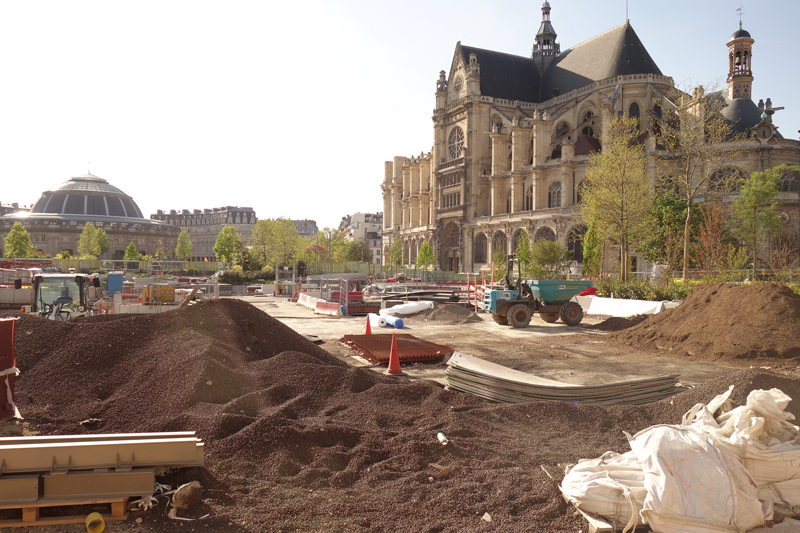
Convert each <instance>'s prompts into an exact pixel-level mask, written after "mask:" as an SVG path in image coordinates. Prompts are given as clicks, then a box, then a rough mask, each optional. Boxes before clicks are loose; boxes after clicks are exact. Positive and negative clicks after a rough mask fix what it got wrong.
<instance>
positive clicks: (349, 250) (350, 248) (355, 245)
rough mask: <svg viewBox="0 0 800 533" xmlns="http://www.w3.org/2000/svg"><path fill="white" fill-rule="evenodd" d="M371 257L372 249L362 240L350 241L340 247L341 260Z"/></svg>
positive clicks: (367, 259) (363, 259) (362, 259)
mask: <svg viewBox="0 0 800 533" xmlns="http://www.w3.org/2000/svg"><path fill="white" fill-rule="evenodd" d="M371 257H372V251H371V250H370V249H369V245H368V244H367V243H366V242H364V241H350V242H348V243H346V244H345V245H344V248H343V249H342V260H343V261H369V260H370V259H371Z"/></svg>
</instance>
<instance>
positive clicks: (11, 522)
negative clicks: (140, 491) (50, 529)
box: [0, 498, 128, 528]
mask: <svg viewBox="0 0 800 533" xmlns="http://www.w3.org/2000/svg"><path fill="white" fill-rule="evenodd" d="M127 503H128V498H125V499H122V500H120V499H115V500H108V499H98V500H89V501H86V500H63V501H58V502H53V501H48V502H46V503H45V504H43V505H38V504H37V505H30V504H25V505H24V506H21V505H19V506H11V505H4V506H0V508H2V509H21V510H22V518H10V519H5V520H0V528H4V527H19V526H47V525H59V524H83V523H85V521H86V515H87V514H89V511H87V512H85V513H82V514H78V515H69V516H40V515H39V511H40V510H41V509H43V508H48V507H59V506H64V505H99V504H107V505H110V506H111V513H101V515H102V516H103V520H104V521H106V522H117V521H121V520H127V519H128V512H127V510H126V504H127Z"/></svg>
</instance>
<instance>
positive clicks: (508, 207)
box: [506, 191, 511, 213]
mask: <svg viewBox="0 0 800 533" xmlns="http://www.w3.org/2000/svg"><path fill="white" fill-rule="evenodd" d="M510 212H511V191H508V194H507V195H506V213H510Z"/></svg>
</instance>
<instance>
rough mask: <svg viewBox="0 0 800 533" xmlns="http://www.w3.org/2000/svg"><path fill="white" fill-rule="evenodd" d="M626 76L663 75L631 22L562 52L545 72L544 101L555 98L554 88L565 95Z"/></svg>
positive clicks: (542, 97)
mask: <svg viewBox="0 0 800 533" xmlns="http://www.w3.org/2000/svg"><path fill="white" fill-rule="evenodd" d="M627 74H658V75H661V70H660V69H659V68H658V66H657V65H656V63H655V61H653V58H652V57H650V54H649V53H648V52H647V49H646V48H645V47H644V45H643V44H642V41H641V40H639V36H638V35H636V32H635V31H633V26H631V24H630V22H628V21H626V22H624V23H622V24H620V25H619V26H616V27H614V28H611V29H610V30H608V31H606V32H603V33H601V34H600V35H597V36H596V37H592V38H591V39H589V40H587V41H584V42H582V43H581V44H579V45H576V46H573V47H572V48H569V49H568V50H564V51H563V52H561V53H560V54H559V55H558V56H557V57H556V58H555V60H554V61H553V63H552V64H551V65H550V67H549V68H548V69H547V70H546V71H545V73H544V76H543V82H542V92H541V95H540V97H541V101H544V100H547V99H549V98H552V97H553V91H554V90H555V89H558V93H559V94H564V93H568V92H570V91H573V90H575V89H578V88H580V87H583V86H585V85H588V84H590V83H592V82H594V81H599V80H604V79H606V78H613V77H615V76H623V75H627Z"/></svg>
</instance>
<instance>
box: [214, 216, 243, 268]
mask: <svg viewBox="0 0 800 533" xmlns="http://www.w3.org/2000/svg"><path fill="white" fill-rule="evenodd" d="M242 248H243V245H242V240H241V238H240V237H239V234H238V233H237V232H236V227H234V226H225V227H224V228H222V231H220V232H219V234H218V235H217V239H216V240H215V241H214V248H213V250H214V255H215V256H217V260H218V261H222V262H223V263H225V264H226V265H230V267H231V268H233V266H234V263H235V262H236V251H237V249H238V250H239V253H241V250H242Z"/></svg>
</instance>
